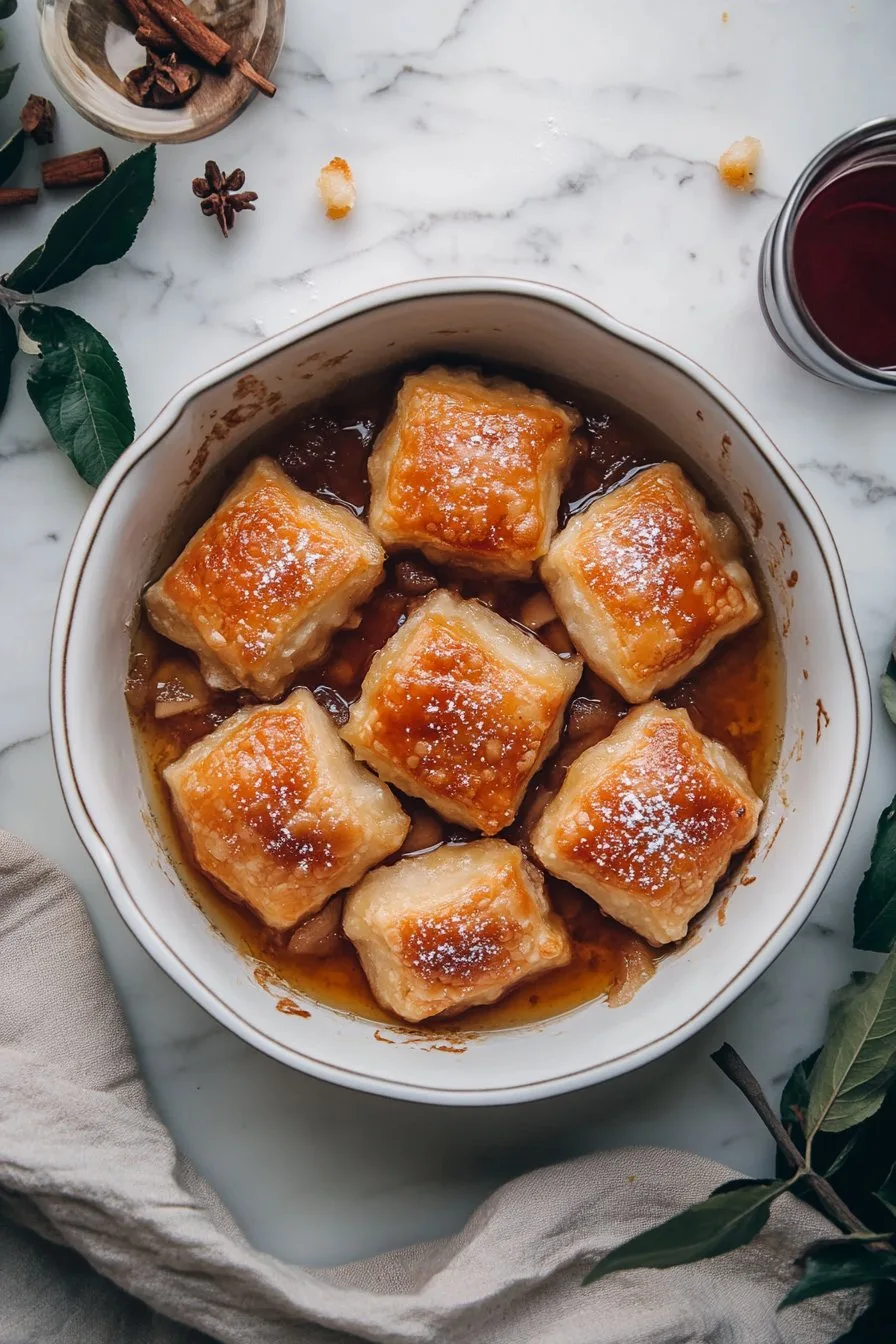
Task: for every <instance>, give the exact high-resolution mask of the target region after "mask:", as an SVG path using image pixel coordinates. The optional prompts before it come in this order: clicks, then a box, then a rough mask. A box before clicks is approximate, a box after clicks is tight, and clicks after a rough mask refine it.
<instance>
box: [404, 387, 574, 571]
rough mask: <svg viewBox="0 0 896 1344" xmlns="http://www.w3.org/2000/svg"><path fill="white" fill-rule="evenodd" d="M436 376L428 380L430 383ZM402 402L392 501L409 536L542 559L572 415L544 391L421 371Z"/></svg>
mask: <svg viewBox="0 0 896 1344" xmlns="http://www.w3.org/2000/svg"><path fill="white" fill-rule="evenodd" d="M427 380H429V381H427ZM412 386H413V390H412V391H410V392H409V394H408V396H407V398H406V400H405V401H404V404H403V406H402V408H401V411H400V414H401V421H400V428H399V432H400V442H399V446H398V449H397V452H396V455H395V459H394V461H393V463H392V467H391V470H390V474H389V486H388V493H389V507H390V510H391V512H392V513H393V515H394V517H395V518H396V520H397V523H398V525H399V526H400V528H401V530H402V532H403V533H406V539H407V541H408V542H409V543H414V542H417V543H419V544H423V545H427V544H436V545H439V546H441V547H444V548H445V549H447V550H449V551H463V550H472V551H476V552H481V553H494V552H499V551H502V550H512V551H514V552H520V553H521V555H522V557H523V558H525V557H526V556H529V555H530V554H531V556H532V557H533V558H534V556H535V555H536V553H537V552H538V543H539V540H540V538H541V536H542V534H543V532H544V529H545V525H546V517H545V491H546V487H547V485H548V484H549V481H550V473H551V471H552V470H553V466H552V461H551V459H552V457H553V456H554V455H555V454H557V453H558V452H560V453H562V452H563V449H564V445H565V444H566V443H567V442H568V440H569V435H570V431H571V428H572V419H571V417H570V416H569V415H567V414H566V413H565V412H564V411H563V410H561V409H560V408H559V407H554V406H552V405H551V404H550V403H549V402H548V401H547V400H546V399H544V398H541V397H539V396H538V394H534V393H530V392H528V390H527V389H522V388H521V389H519V393H518V395H517V394H514V393H512V392H508V391H506V390H502V389H496V388H491V387H489V386H488V385H487V384H486V383H484V382H482V381H481V380H480V379H478V378H476V377H474V376H473V375H469V376H467V377H464V378H459V377H458V378H452V379H451V380H450V382H449V381H448V380H446V378H445V376H444V374H442V375H439V374H436V373H434V374H432V375H423V376H422V377H421V378H420V379H418V380H417V382H416V385H415V386H414V385H412Z"/></svg>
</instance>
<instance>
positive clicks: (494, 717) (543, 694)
mask: <svg viewBox="0 0 896 1344" xmlns="http://www.w3.org/2000/svg"><path fill="white" fill-rule="evenodd" d="M580 673H581V663H580V661H579V659H578V658H567V659H563V658H559V657H558V656H557V655H556V654H555V653H552V652H551V651H550V649H546V648H545V647H544V645H543V644H541V643H540V642H539V641H538V640H537V639H536V638H535V636H534V635H529V634H527V633H526V632H525V631H523V630H520V629H518V628H517V627H516V626H514V625H512V624H511V623H510V622H509V621H505V620H504V618H503V617H502V616H498V615H496V614H495V612H493V611H490V610H489V609H488V607H485V606H483V605H482V603H480V602H466V601H463V600H462V599H461V598H458V597H453V596H452V595H451V594H450V593H447V592H443V591H440V592H436V593H433V594H432V595H431V596H430V597H427V598H426V599H425V600H424V601H423V602H422V603H421V604H420V606H419V607H418V608H417V610H416V611H415V612H413V614H412V615H411V616H410V617H409V619H408V620H407V621H406V622H405V624H404V625H403V626H401V628H400V629H399V630H398V631H397V632H396V633H395V634H394V635H393V636H392V638H391V639H390V640H389V641H388V643H387V644H386V645H385V646H384V647H383V648H382V649H381V650H380V652H379V653H377V654H376V656H375V657H374V659H373V662H372V663H371V666H370V670H369V672H368V673H367V676H366V677H365V678H364V683H363V685H362V687H361V697H360V699H359V700H357V701H356V702H355V704H354V705H353V706H352V710H351V715H350V717H349V721H348V723H347V724H346V726H345V727H344V728H343V729H342V736H343V737H344V738H345V740H346V742H348V743H349V744H350V746H351V747H352V749H353V750H354V752H355V755H356V756H358V757H359V758H360V759H361V760H362V761H366V762H367V764H368V765H371V766H372V767H373V769H374V770H376V772H377V774H378V775H380V776H381V778H383V779H385V780H386V781H387V782H389V783H391V784H394V785H395V786H396V787H397V788H399V789H401V790H403V792H405V793H409V794H411V795H413V796H414V797H416V798H422V799H423V800H424V801H425V802H427V803H428V804H429V805H430V807H431V808H433V809H434V810H435V811H436V812H438V813H439V814H440V815H441V816H443V817H445V818H446V819H447V820H448V821H456V822H458V823H459V824H460V825H461V826H468V827H470V828H471V829H474V830H480V831H484V832H485V833H486V834H487V835H494V834H496V832H498V831H500V830H502V829H503V828H504V827H505V826H508V825H509V824H510V822H511V821H512V820H513V818H514V816H515V815H516V812H517V808H518V807H519V805H520V803H521V802H522V799H523V794H524V793H525V791H526V786H527V785H528V783H529V780H530V779H531V778H532V776H533V775H534V774H535V771H536V770H537V769H538V767H539V766H540V765H541V763H542V761H543V760H544V758H545V757H546V756H547V754H548V752H549V751H551V750H552V749H553V747H554V746H555V745H556V742H557V738H558V736H559V734H560V728H561V726H562V721H563V711H564V709H565V707H566V702H567V700H568V699H569V697H570V695H571V694H572V692H573V690H574V689H575V686H576V683H577V682H578V680H579V676H580Z"/></svg>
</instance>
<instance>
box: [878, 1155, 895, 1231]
mask: <svg viewBox="0 0 896 1344" xmlns="http://www.w3.org/2000/svg"><path fill="white" fill-rule="evenodd" d="M875 1194H876V1195H877V1198H878V1199H879V1200H880V1202H881V1204H883V1206H884V1208H886V1209H889V1211H890V1213H892V1214H893V1215H894V1217H896V1162H894V1163H893V1165H892V1167H891V1168H890V1171H889V1174H888V1176H887V1179H886V1180H885V1181H884V1183H883V1185H882V1186H881V1188H880V1189H879V1190H876V1191H875Z"/></svg>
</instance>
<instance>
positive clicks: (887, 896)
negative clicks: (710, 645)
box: [853, 798, 896, 952]
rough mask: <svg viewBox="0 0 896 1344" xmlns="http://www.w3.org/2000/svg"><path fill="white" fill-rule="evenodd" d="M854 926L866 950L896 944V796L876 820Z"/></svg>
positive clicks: (855, 938)
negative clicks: (874, 833) (875, 830)
mask: <svg viewBox="0 0 896 1344" xmlns="http://www.w3.org/2000/svg"><path fill="white" fill-rule="evenodd" d="M854 925H855V928H854V935H853V943H854V945H855V946H856V947H859V948H861V949H862V950H863V951H865V952H889V951H890V949H891V948H892V947H893V946H894V945H896V798H894V800H893V802H892V803H891V804H890V806H889V807H888V808H886V809H885V810H884V811H883V812H882V813H881V816H880V820H879V821H878V823H877V834H876V835H875V837H874V844H873V845H872V847H871V863H870V865H869V867H868V871H867V873H866V874H865V876H864V877H863V878H862V885H861V886H860V887H859V892H858V895H857V896H856V905H855V917H854Z"/></svg>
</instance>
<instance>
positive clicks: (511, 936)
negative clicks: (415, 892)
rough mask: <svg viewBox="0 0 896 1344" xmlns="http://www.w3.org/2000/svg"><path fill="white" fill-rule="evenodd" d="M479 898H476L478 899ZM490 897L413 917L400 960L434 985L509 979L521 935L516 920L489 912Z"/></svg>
mask: <svg viewBox="0 0 896 1344" xmlns="http://www.w3.org/2000/svg"><path fill="white" fill-rule="evenodd" d="M477 898H478V899H477ZM491 899H492V893H491V892H489V891H488V890H483V891H482V892H472V893H470V896H469V897H468V898H467V899H466V900H465V901H464V902H463V903H462V904H458V905H457V906H455V907H454V908H453V909H449V910H444V911H441V912H440V913H439V914H437V915H432V916H427V917H425V918H423V917H414V918H409V919H406V920H404V921H403V923H402V926H401V933H400V937H401V955H402V959H403V960H404V961H405V962H406V963H407V964H408V965H409V966H410V967H411V968H412V969H413V970H414V971H415V972H416V973H417V975H419V976H420V977H421V979H423V980H427V981H429V982H430V983H433V984H441V985H454V986H463V985H469V984H470V983H472V982H475V981H482V980H484V979H489V980H500V979H502V978H506V977H507V975H508V974H509V973H510V972H511V971H512V969H513V965H514V957H513V948H514V943H515V942H517V941H518V940H519V938H520V935H521V934H522V929H521V928H520V926H519V924H517V923H516V921H515V920H512V919H510V918H509V917H508V916H507V915H504V914H500V913H496V912H495V911H494V910H493V909H490V903H491Z"/></svg>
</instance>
